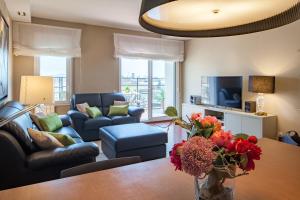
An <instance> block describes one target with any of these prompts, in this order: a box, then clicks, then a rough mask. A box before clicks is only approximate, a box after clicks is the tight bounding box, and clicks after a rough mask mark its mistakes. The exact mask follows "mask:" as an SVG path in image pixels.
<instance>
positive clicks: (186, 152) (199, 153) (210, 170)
mask: <svg viewBox="0 0 300 200" xmlns="http://www.w3.org/2000/svg"><path fill="white" fill-rule="evenodd" d="M175 124H177V125H179V126H181V127H182V128H184V129H186V130H187V133H188V139H187V141H182V142H181V143H178V144H175V145H174V147H173V148H172V150H171V151H170V159H171V163H172V164H173V165H174V166H175V170H180V171H184V172H186V173H188V174H190V175H192V176H194V177H195V196H196V200H232V199H234V192H233V189H234V188H233V187H232V186H230V185H227V184H226V183H227V182H230V181H229V180H232V179H234V178H236V177H238V176H242V175H247V174H248V172H249V171H251V170H254V168H255V164H254V160H260V155H261V152H262V151H261V148H260V147H258V146H257V145H256V143H257V138H256V137H255V136H248V135H246V134H237V135H232V134H231V132H230V131H228V132H226V131H224V130H223V129H222V124H221V123H220V122H219V121H218V120H217V118H215V117H212V116H206V117H204V118H202V116H201V114H192V116H191V117H190V118H189V122H186V121H183V120H179V119H177V120H175ZM201 179H202V180H201Z"/></svg>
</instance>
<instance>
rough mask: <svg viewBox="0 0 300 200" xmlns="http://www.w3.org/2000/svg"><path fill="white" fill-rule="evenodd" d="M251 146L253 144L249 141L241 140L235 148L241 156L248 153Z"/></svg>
mask: <svg viewBox="0 0 300 200" xmlns="http://www.w3.org/2000/svg"><path fill="white" fill-rule="evenodd" d="M250 144H251V143H250V142H249V141H248V140H243V139H241V140H238V141H236V147H235V148H236V151H237V153H239V154H244V153H247V151H248V149H249V146H250Z"/></svg>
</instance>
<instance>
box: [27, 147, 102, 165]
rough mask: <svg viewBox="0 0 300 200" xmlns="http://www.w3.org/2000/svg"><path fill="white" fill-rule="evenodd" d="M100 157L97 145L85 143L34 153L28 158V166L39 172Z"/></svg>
mask: <svg viewBox="0 0 300 200" xmlns="http://www.w3.org/2000/svg"><path fill="white" fill-rule="evenodd" d="M98 155H99V148H98V145H97V144H95V143H93V142H84V143H78V144H73V145H70V146H67V147H62V148H56V149H52V150H45V151H39V152H36V153H33V154H31V155H29V156H28V157H27V164H28V167H29V168H30V169H33V170H38V169H43V168H48V167H51V166H57V165H70V164H71V163H76V162H80V161H82V160H86V159H87V158H95V157H96V156H98Z"/></svg>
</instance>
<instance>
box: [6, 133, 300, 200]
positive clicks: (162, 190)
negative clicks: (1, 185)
mask: <svg viewBox="0 0 300 200" xmlns="http://www.w3.org/2000/svg"><path fill="white" fill-rule="evenodd" d="M259 144H260V145H261V146H262V149H263V155H262V159H261V160H260V161H258V162H256V164H257V165H256V170H255V171H252V172H251V173H250V175H248V176H243V177H239V178H237V179H236V182H235V185H236V199H241V200H273V199H274V200H292V199H295V200H296V199H297V200H298V199H300V148H299V147H295V146H291V145H287V144H283V143H279V142H277V141H274V140H269V139H261V140H260V141H259ZM0 199H1V200H14V199H21V200H29V199H34V200H48V199H49V200H77V199H78V200H79V199H83V200H85V199H97V200H118V199H122V200H164V199H166V200H193V199H194V185H193V177H191V176H189V175H187V174H185V173H182V172H175V171H174V168H173V167H172V166H171V164H170V163H169V160H168V159H160V160H155V161H149V162H144V163H139V164H135V165H130V166H125V167H120V168H115V169H111V170H106V171H100V172H95V173H90V174H85V175H81V176H76V177H70V178H65V179H60V180H55V181H49V182H45V183H40V184H35V185H30V186H25V187H20V188H15V189H10V190H4V191H1V192H0Z"/></svg>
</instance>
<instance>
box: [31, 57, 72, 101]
mask: <svg viewBox="0 0 300 200" xmlns="http://www.w3.org/2000/svg"><path fill="white" fill-rule="evenodd" d="M35 71H36V75H39V76H52V77H53V82H54V86H53V87H54V100H55V103H56V104H59V103H67V102H69V98H70V96H71V91H72V87H71V59H69V58H66V57H53V56H40V57H38V58H36V69H35Z"/></svg>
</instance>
